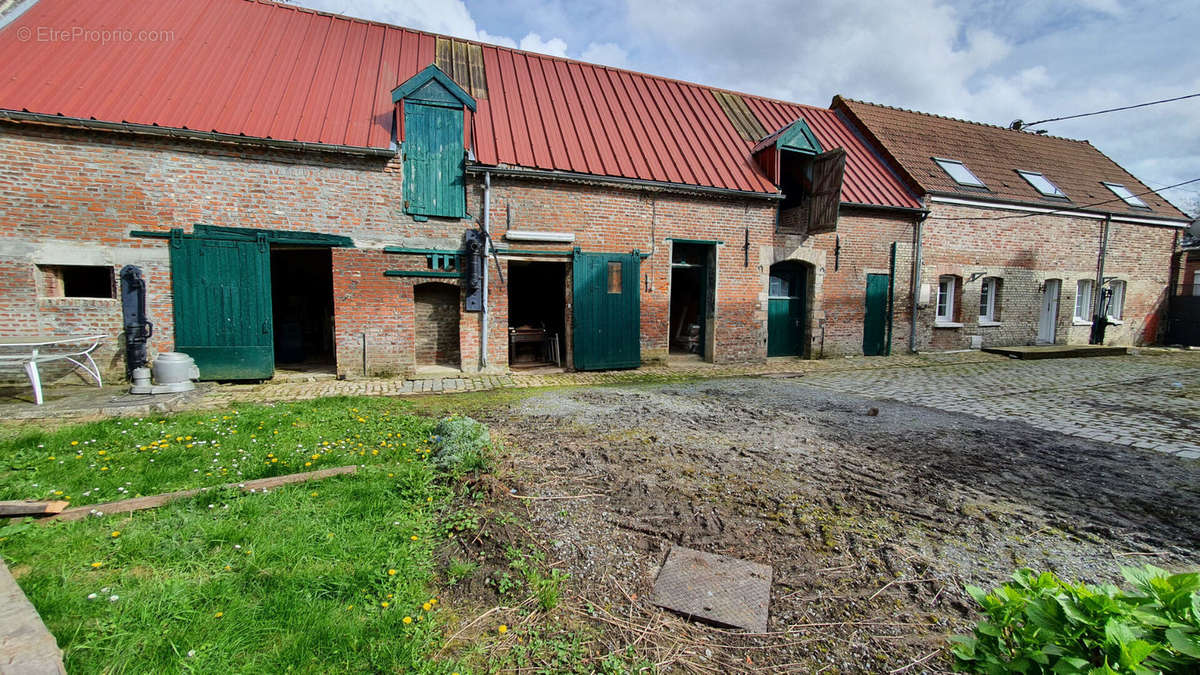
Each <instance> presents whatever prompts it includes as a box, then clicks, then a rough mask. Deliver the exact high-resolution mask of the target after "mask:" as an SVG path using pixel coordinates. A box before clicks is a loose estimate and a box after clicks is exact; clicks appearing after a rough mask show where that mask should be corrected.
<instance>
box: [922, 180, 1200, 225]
mask: <svg viewBox="0 0 1200 675" xmlns="http://www.w3.org/2000/svg"><path fill="white" fill-rule="evenodd" d="M1192 183H1200V178H1193V179H1191V180H1185V181H1183V182H1182V183H1176V184H1174V185H1168V186H1166V187H1162V188H1158V189H1157V190H1146V191H1145V192H1139V193H1137V194H1134V195H1130V196H1132V197H1141V196H1143V195H1149V194H1154V195H1158V196H1159V197H1161V196H1162V195H1160V194H1158V193H1159V192H1163V191H1165V190H1171V189H1174V188H1177V187H1183V186H1184V185H1190V184H1192ZM1113 202H1125V199H1124V198H1123V197H1116V198H1113V199H1106V200H1104V201H1102V202H1094V203H1092V204H1083V205H1078V206H1076V205H1072V206H1069V207H1064V208H1061V209H1054V210H1053V211H1035V212H1033V213H1015V214H1010V215H1007V216H972V217H969V218H957V217H954V216H930V217H929V220H1009V219H1011V218H1028V217H1029V216H1031V215H1038V216H1049V215H1053V214H1055V213H1065V212H1067V211H1079V210H1080V209H1091V208H1095V207H1097V206H1104V205H1105V204H1111V203H1113ZM1125 203H1128V202H1125Z"/></svg>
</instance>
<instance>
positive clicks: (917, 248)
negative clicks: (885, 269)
mask: <svg viewBox="0 0 1200 675" xmlns="http://www.w3.org/2000/svg"><path fill="white" fill-rule="evenodd" d="M928 217H929V210H928V209H925V210H923V211H922V212H921V214H920V215H919V216H917V220H916V222H914V223H913V261H912V266H913V268H912V312H911V313H910V316H909V328H908V351H909V352H911V353H913V354H916V353H917V311H918V309H919V308H920V304H921V265H922V264H923V262H924V261H923V260H922V249H921V233H922V231H923V229H924V224H925V219H926V218H928Z"/></svg>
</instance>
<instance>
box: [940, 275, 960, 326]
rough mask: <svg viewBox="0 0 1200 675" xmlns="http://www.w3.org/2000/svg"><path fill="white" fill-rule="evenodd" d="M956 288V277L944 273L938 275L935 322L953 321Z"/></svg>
mask: <svg viewBox="0 0 1200 675" xmlns="http://www.w3.org/2000/svg"><path fill="white" fill-rule="evenodd" d="M957 289H958V277H955V276H951V275H948V274H947V275H944V276H941V277H938V295H937V322H938V323H952V322H953V321H954V305H955V302H954V294H955V292H956V291H957Z"/></svg>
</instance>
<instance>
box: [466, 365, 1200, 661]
mask: <svg viewBox="0 0 1200 675" xmlns="http://www.w3.org/2000/svg"><path fill="white" fill-rule="evenodd" d="M872 408H875V409H877V412H876V414H869V413H870V411H871V409H872ZM483 419H484V421H486V422H487V423H488V424H489V425H491V427H492V428H493V429H494V430H495V431H497V432H499V433H500V434H501V435H503V436H504V437H505V439H506V442H507V444H508V446H509V448H510V450H511V452H512V455H511V461H512V463H513V466H512V467H511V470H512V471H513V472H514V475H515V476H516V477H517V484H516V485H515V487H514V489H515V490H517V492H518V494H521V495H523V496H527V497H532V499H523V500H512V501H513V502H514V504H515V505H517V507H518V508H523V509H527V510H528V517H529V522H531V523H532V529H533V534H534V535H535V536H537V538H539V539H540V540H541V541H542V544H541V545H542V546H544V547H545V549H546V550H547V551H548V555H549V559H550V562H551V563H552V564H554V566H557V567H561V568H563V569H565V570H566V571H568V572H569V573H570V574H571V577H572V579H571V582H570V589H571V592H572V593H574V594H575V595H574V596H573V600H572V602H571V604H570V607H569V610H570V611H574V612H576V613H578V614H579V615H580V616H581V617H585V618H588V619H590V620H591V621H593V622H595V623H596V624H598V625H600V626H603V627H604V630H605V631H606V632H605V636H606V637H605V640H604V641H605V642H606V643H607V648H609V649H611V650H612V651H614V652H617V651H621V650H624V649H626V648H628V647H629V646H630V645H632V646H633V650H634V651H636V652H637V654H639V655H641V656H643V657H645V658H646V659H648V660H649V661H650V662H653V663H656V664H658V665H659V666H660V668H662V669H663V670H666V671H674V670H678V671H690V672H730V671H757V670H765V671H771V672H806V673H808V672H811V673H816V672H823V673H851V672H934V671H941V670H946V669H948V668H949V666H950V660H949V658H948V656H947V654H946V652H945V650H944V644H945V638H946V637H947V636H948V635H950V634H953V633H955V632H965V631H967V630H969V628H970V625H971V623H972V622H973V620H974V618H975V616H974V609H973V607H972V603H971V601H970V599H969V598H968V597H967V596H966V595H965V594H964V593H963V591H962V587H963V585H964V584H966V583H972V584H976V585H980V586H983V587H985V588H989V587H992V586H995V585H997V584H999V583H1001V582H1003V581H1006V580H1007V579H1008V575H1009V574H1010V573H1011V571H1012V570H1013V569H1015V568H1017V567H1032V568H1035V569H1038V570H1052V571H1054V572H1056V573H1058V574H1060V575H1062V576H1064V577H1066V578H1069V579H1072V580H1078V581H1089V582H1118V581H1119V580H1120V575H1119V567H1120V566H1122V565H1140V564H1144V563H1154V564H1156V565H1159V566H1163V567H1167V568H1191V569H1195V568H1197V567H1200V564H1198V563H1200V554H1198V550H1197V549H1198V547H1200V462H1195V461H1187V460H1178V459H1175V458H1173V457H1168V456H1163V455H1158V454H1154V453H1149V452H1144V451H1138V450H1133V449H1129V448H1125V447H1122V446H1115V445H1109V444H1104V443H1097V442H1088V441H1084V440H1082V439H1076V438H1072V437H1068V436H1064V435H1059V434H1053V433H1047V432H1044V431H1040V430H1037V429H1034V428H1032V427H1028V426H1026V425H1023V424H1020V423H1012V422H996V421H987V420H983V419H979V418H974V417H968V416H963V415H956V414H950V413H943V412H938V411H934V410H930V409H926V408H921V407H916V406H910V405H905V404H901V403H896V402H890V401H876V400H866V399H859V398H856V397H852V396H843V395H838V394H832V393H830V392H827V391H822V390H817V389H813V388H810V387H806V386H804V385H803V382H802V381H801V380H785V379H737V380H719V381H706V382H701V383H695V384H676V385H658V386H640V387H623V388H591V389H563V390H556V391H553V392H548V393H544V394H540V395H538V396H536V397H534V398H530V399H527V400H524V401H522V402H520V403H517V404H515V405H514V406H512V408H511V409H508V410H503V411H493V412H491V413H488V414H486V415H484V416H483ZM506 487H507V486H506ZM671 544H679V545H681V546H687V547H690V548H694V549H699V550H702V551H707V552H711V553H719V554H724V555H729V556H734V557H737V558H744V559H747V560H752V561H755V562H759V563H764V564H767V565H770V566H771V567H772V569H773V571H774V584H773V587H772V591H771V607H770V627H769V629H768V632H766V633H763V634H746V633H744V632H742V631H726V630H721V629H718V628H715V627H711V626H704V625H700V624H695V623H691V622H688V621H686V620H685V619H683V618H680V617H676V616H674V615H672V614H669V613H667V612H664V611H662V610H659V609H657V608H655V607H653V606H651V605H650V604H649V603H648V602H647V598H648V597H649V593H650V589H651V587H652V585H653V582H654V579H655V576H656V574H657V571H658V566H659V565H661V564H662V562H663V560H664V559H665V556H666V553H667V551H668V549H669V548H670V546H671Z"/></svg>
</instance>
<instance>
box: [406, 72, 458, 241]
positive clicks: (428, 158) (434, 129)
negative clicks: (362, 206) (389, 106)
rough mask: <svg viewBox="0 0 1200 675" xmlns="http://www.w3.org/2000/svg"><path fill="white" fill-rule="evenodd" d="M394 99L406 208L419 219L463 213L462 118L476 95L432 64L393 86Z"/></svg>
mask: <svg viewBox="0 0 1200 675" xmlns="http://www.w3.org/2000/svg"><path fill="white" fill-rule="evenodd" d="M392 102H393V103H395V104H396V105H397V112H398V113H400V119H401V123H400V124H399V125H398V127H399V129H401V132H402V136H401V143H400V152H401V153H402V156H403V160H404V176H403V182H404V212H405V213H408V214H410V215H412V216H413V217H414V218H415V219H417V220H424V219H425V218H428V217H429V216H438V217H445V218H464V217H466V181H465V180H464V178H463V170H464V168H465V161H466V149H465V147H464V145H463V135H464V134H463V121H464V117H465V111H466V110H471V111H472V112H474V110H475V99H473V98H471V96H470V95H469V94H468V93H467V92H466V91H464V90H463V89H462V87H460V86H458V85H457V84H455V83H454V81H453V80H451V79H450V78H449V77H448V76H447V75H446V74H445V73H443V72H442V71H441V70H440V69H439V68H438V67H437V66H436V65H430V66H429V67H428V68H426V69H425V70H422V71H421V72H420V73H418V74H416V75H415V76H413V77H412V78H411V79H409V80H408V81H407V82H405V83H404V84H402V85H400V86H399V87H397V88H396V89H395V90H394V91H392Z"/></svg>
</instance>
